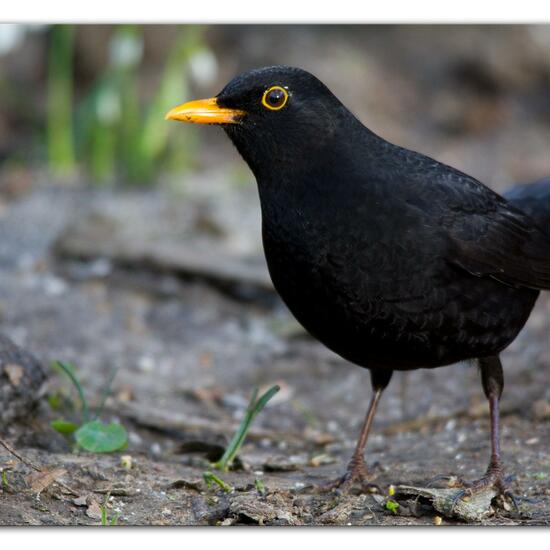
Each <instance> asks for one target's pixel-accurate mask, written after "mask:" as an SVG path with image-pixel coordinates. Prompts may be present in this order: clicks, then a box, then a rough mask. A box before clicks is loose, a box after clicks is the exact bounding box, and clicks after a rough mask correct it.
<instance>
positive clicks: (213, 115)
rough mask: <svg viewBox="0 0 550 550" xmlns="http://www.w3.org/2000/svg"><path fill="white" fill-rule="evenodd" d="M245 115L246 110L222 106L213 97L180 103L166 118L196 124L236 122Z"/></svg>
mask: <svg viewBox="0 0 550 550" xmlns="http://www.w3.org/2000/svg"><path fill="white" fill-rule="evenodd" d="M244 115H245V112H244V111H239V110H238V109H228V108H226V107H220V106H219V105H218V100H217V99H216V98H215V97H212V98H210V99H198V100H196V101H189V102H188V103H184V104H183V105H178V106H177V107H174V108H173V109H172V110H171V111H169V112H168V113H167V114H166V116H165V119H166V120H179V121H181V122H193V123H195V124H236V123H237V122H239V121H240V119H241V118H242V117H243V116H244Z"/></svg>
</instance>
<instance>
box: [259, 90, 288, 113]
mask: <svg viewBox="0 0 550 550" xmlns="http://www.w3.org/2000/svg"><path fill="white" fill-rule="evenodd" d="M287 101H288V92H287V91H286V90H285V89H284V88H283V87H281V86H271V88H268V89H267V90H266V91H265V92H264V95H263V96H262V105H263V106H264V107H265V108H266V109H269V110H270V111H280V110H281V109H282V108H283V107H284V106H285V105H286V104H287Z"/></svg>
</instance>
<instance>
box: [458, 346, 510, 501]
mask: <svg viewBox="0 0 550 550" xmlns="http://www.w3.org/2000/svg"><path fill="white" fill-rule="evenodd" d="M478 362H479V367H480V370H481V383H482V385H483V391H484V392H485V396H486V397H487V399H488V400H489V411H490V417H491V458H490V460H489V465H488V466H487V471H486V472H485V474H484V475H483V476H482V477H480V478H479V479H476V480H475V481H464V480H462V479H458V480H457V481H456V482H455V483H453V486H455V487H460V488H462V489H464V491H462V492H461V493H460V494H459V495H458V497H457V498H460V497H462V496H466V495H469V494H470V495H471V494H473V493H476V492H480V491H483V490H485V489H488V488H495V489H496V490H497V491H498V492H499V494H501V495H507V496H509V497H511V498H512V500H513V501H514V503H515V498H514V497H513V495H511V494H510V492H509V491H508V490H507V488H506V479H505V478H504V470H503V468H502V463H501V460H500V426H499V420H500V416H499V402H500V396H501V395H502V389H503V387H504V376H503V373H502V364H501V362H500V359H499V357H498V356H493V357H484V358H480V359H479V360H478Z"/></svg>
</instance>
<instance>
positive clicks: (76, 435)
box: [50, 361, 128, 453]
mask: <svg viewBox="0 0 550 550" xmlns="http://www.w3.org/2000/svg"><path fill="white" fill-rule="evenodd" d="M52 367H53V368H54V369H55V370H57V371H58V372H61V373H62V374H64V375H65V376H66V377H67V378H68V379H69V380H70V381H71V383H72V385H73V387H74V388H75V390H76V392H77V395H78V399H79V402H80V415H81V420H80V423H76V422H71V421H67V420H64V419H58V420H54V421H52V422H51V423H50V424H51V426H52V428H53V429H54V430H56V431H57V432H59V433H60V434H62V435H64V436H65V437H67V438H69V439H70V440H72V441H74V442H75V443H76V445H77V447H81V448H82V449H85V450H86V451H89V452H93V453H110V452H114V451H119V450H121V449H124V448H125V447H126V446H127V445H128V435H127V433H126V430H125V429H124V427H123V426H121V425H120V424H118V423H117V422H111V423H110V424H105V423H103V422H101V421H100V420H98V418H99V416H100V415H101V413H102V412H103V409H104V407H105V402H106V400H107V397H108V396H109V394H110V392H111V387H112V383H113V380H114V376H115V374H116V371H113V373H112V375H111V377H110V379H109V381H108V383H107V385H106V387H105V389H104V391H103V395H102V399H101V402H100V405H99V406H98V407H97V409H96V410H95V411H94V412H93V413H91V412H90V407H89V405H88V401H87V399H86V396H85V395H84V390H83V388H82V385H81V384H80V381H79V380H78V377H77V376H76V369H75V366H74V365H72V364H71V363H65V362H62V361H55V362H54V363H53V365H52Z"/></svg>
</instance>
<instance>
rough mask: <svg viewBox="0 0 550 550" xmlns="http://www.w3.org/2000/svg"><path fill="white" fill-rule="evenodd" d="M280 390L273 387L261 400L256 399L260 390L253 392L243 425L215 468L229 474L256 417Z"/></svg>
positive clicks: (242, 421)
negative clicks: (230, 467)
mask: <svg viewBox="0 0 550 550" xmlns="http://www.w3.org/2000/svg"><path fill="white" fill-rule="evenodd" d="M280 389H281V388H280V387H279V386H272V387H271V388H269V390H267V391H266V392H265V393H264V394H263V395H262V396H260V398H259V399H256V398H257V397H258V389H257V388H256V389H255V390H254V391H253V393H252V397H251V398H250V402H249V403H248V407H247V408H246V412H245V415H244V417H243V419H242V420H241V423H240V424H239V427H238V429H237V431H236V433H235V435H234V436H233V439H232V440H231V441H230V443H229V445H228V446H227V449H226V450H225V452H224V453H223V456H222V457H221V458H220V460H218V461H217V462H216V463H215V464H214V468H217V469H218V470H221V471H222V472H227V471H228V470H229V466H231V463H232V462H233V459H234V458H235V456H237V453H238V452H239V449H240V448H241V446H242V444H243V443H244V440H245V438H246V434H247V433H248V430H249V429H250V426H251V425H252V422H253V421H254V418H256V415H257V414H258V413H259V412H260V411H261V410H262V409H263V408H264V407H265V406H266V405H267V403H268V401H269V400H270V399H271V398H272V397H273V396H274V395H275V394H276V393H277V392H278V391H279V390H280Z"/></svg>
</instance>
